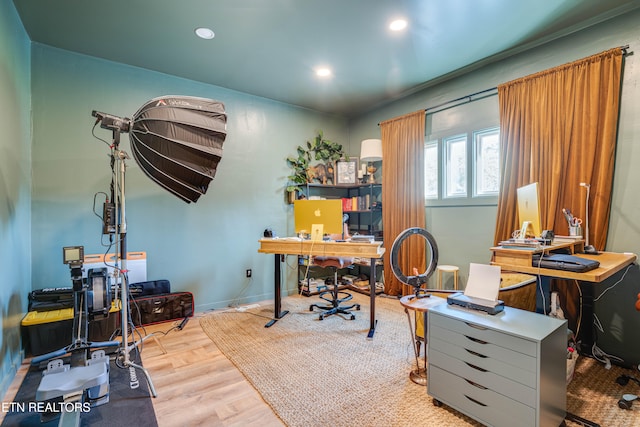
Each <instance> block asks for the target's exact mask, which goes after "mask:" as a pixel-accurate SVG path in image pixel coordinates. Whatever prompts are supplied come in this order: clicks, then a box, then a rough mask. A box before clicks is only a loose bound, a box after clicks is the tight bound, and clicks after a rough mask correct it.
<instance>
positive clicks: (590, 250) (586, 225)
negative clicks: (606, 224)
mask: <svg viewBox="0 0 640 427" xmlns="http://www.w3.org/2000/svg"><path fill="white" fill-rule="evenodd" d="M580 187H585V188H586V189H587V198H586V201H585V203H584V215H585V217H584V234H585V236H586V237H585V247H584V253H586V254H597V253H598V251H597V250H596V248H595V247H593V246H592V245H590V244H589V192H590V191H589V190H590V189H591V185H589V184H587V183H586V182H581V183H580Z"/></svg>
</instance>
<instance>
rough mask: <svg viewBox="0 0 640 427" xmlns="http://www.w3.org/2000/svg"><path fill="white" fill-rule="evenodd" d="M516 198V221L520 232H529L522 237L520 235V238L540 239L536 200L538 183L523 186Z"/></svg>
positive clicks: (538, 204) (537, 202) (538, 212)
mask: <svg viewBox="0 0 640 427" xmlns="http://www.w3.org/2000/svg"><path fill="white" fill-rule="evenodd" d="M517 197H518V221H519V222H520V226H521V230H529V231H528V232H527V233H526V234H528V235H527V236H523V235H522V234H523V233H522V232H521V233H520V234H521V235H520V238H522V239H524V238H526V237H540V235H541V234H542V227H541V226H540V203H539V201H538V200H539V198H538V183H537V182H534V183H533V184H529V185H525V186H524V187H520V188H518V190H517ZM529 235H532V236H529Z"/></svg>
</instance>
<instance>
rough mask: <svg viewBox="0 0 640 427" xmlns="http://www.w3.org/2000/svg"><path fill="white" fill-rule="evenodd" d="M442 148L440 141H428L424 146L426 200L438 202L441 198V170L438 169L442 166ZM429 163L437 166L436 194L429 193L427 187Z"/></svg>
mask: <svg viewBox="0 0 640 427" xmlns="http://www.w3.org/2000/svg"><path fill="white" fill-rule="evenodd" d="M433 150H435V153H434V152H433ZM439 157H440V147H439V144H438V140H437V139H435V140H431V141H427V142H426V143H425V144H424V170H425V175H424V198H425V199H426V200H438V199H439V198H440V181H441V179H440V168H439V167H438V165H439V164H440V159H439ZM428 163H431V164H433V165H434V166H435V169H436V170H435V180H436V185H435V187H436V188H435V194H433V193H427V191H428V186H427V181H428V178H429V177H427V173H426V172H427V171H428V170H429V168H428V167H427V166H428Z"/></svg>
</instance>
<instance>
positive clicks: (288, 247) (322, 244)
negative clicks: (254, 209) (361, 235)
mask: <svg viewBox="0 0 640 427" xmlns="http://www.w3.org/2000/svg"><path fill="white" fill-rule="evenodd" d="M259 242H260V249H258V252H261V253H264V254H283V255H314V256H332V257H359V258H373V259H379V258H382V256H383V255H384V251H385V249H384V248H383V247H382V242H373V243H370V242H336V241H324V240H323V241H312V240H302V239H299V238H297V237H281V238H278V237H274V238H264V239H260V240H259Z"/></svg>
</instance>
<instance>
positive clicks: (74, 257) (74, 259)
mask: <svg viewBox="0 0 640 427" xmlns="http://www.w3.org/2000/svg"><path fill="white" fill-rule="evenodd" d="M83 261H84V246H65V247H64V248H62V262H64V263H65V264H81V263H82V262H83Z"/></svg>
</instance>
